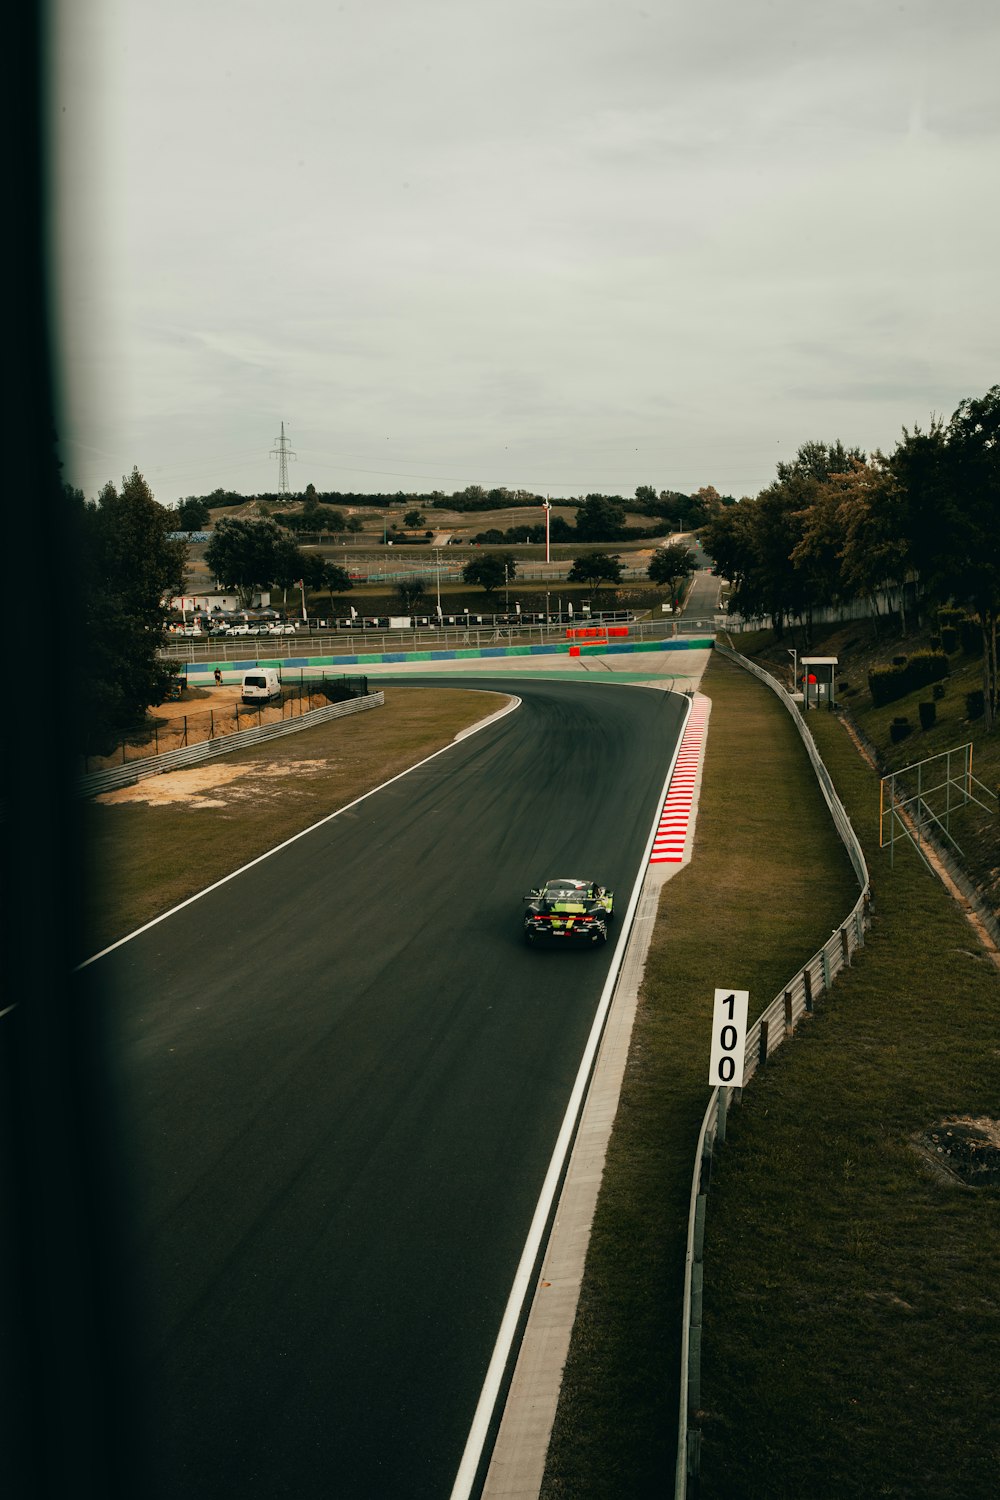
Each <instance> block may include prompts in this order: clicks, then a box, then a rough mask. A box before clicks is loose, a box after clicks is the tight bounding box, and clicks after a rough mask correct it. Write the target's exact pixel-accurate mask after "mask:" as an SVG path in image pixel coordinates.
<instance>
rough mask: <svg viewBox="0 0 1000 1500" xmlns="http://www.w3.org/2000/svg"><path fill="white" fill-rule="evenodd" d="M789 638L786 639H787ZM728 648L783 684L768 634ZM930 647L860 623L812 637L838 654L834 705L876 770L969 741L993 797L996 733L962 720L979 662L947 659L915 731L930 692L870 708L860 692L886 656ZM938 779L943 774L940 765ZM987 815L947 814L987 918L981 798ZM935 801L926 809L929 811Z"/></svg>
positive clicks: (989, 857) (987, 845) (988, 867)
mask: <svg viewBox="0 0 1000 1500" xmlns="http://www.w3.org/2000/svg"><path fill="white" fill-rule="evenodd" d="M788 639H789V640H791V639H792V637H791V636H789V637H788ZM733 644H734V645H735V647H736V649H737V650H738V651H742V652H743V654H744V655H746V656H753V657H755V658H756V659H757V660H758V661H760V663H761V665H763V666H765V667H767V668H768V670H770V671H774V672H776V674H777V675H778V676H779V677H780V679H781V680H782V682H784V683H785V684H786V686H787V683H788V672H787V668H788V667H789V666H790V662H791V658H790V657H789V656H788V653H787V650H786V647H785V642H784V641H780V642H779V641H777V640H776V639H775V637H774V634H773V632H772V631H753V632H747V633H745V634H743V635H738V636H734V637H733ZM929 644H930V628H929V627H927V628H925V629H923V630H916V629H915V630H913V631H912V632H911V633H910V634H909V635H907V636H906V637H905V638H904V639H900V638H899V637H898V636H891V637H890V636H887V635H886V633H885V626H884V625H883V627H882V636H881V638H876V637H875V636H874V634H873V632H872V630H871V626H870V625H869V624H867V623H866V622H861V621H858V622H854V623H852V624H850V625H836V626H827V627H824V628H823V630H822V631H817V632H816V635H815V638H814V640H813V645H812V649H813V651H814V653H815V654H816V655H820V656H826V655H830V656H838V657H839V658H840V666H839V669H838V674H837V675H838V680H839V681H846V684H847V689H846V691H845V692H844V693H843V695H842V696H841V699H840V702H841V706H842V707H843V708H844V709H845V710H846V712H847V713H848V714H849V715H850V717H851V718H852V719H853V721H854V722H855V723H856V724H857V727H858V728H859V729H860V730H861V732H862V734H864V735H865V736H866V737H867V739H868V740H870V741H871V742H872V743H873V744H874V745H875V747H876V749H877V751H878V754H879V762H880V769H881V771H882V772H883V774H884V773H885V772H888V771H898V770H901V769H902V768H903V767H906V766H909V765H913V764H915V763H916V762H918V761H922V760H926V759H928V758H929V757H931V756H935V755H940V754H942V753H943V752H944V751H946V750H953V749H956V748H957V747H958V746H960V745H965V744H968V743H970V742H971V744H972V746H973V751H972V770H973V775H974V776H975V777H976V778H977V779H978V780H979V781H980V782H982V783H983V784H984V786H986V787H987V788H988V789H989V790H991V791H993V792H994V793H996V792H997V791H1000V729H998V730H997V731H995V732H994V733H993V734H987V733H986V729H985V722H984V720H983V719H982V718H979V719H969V718H967V717H966V706H965V695H966V693H968V692H971V691H973V690H974V689H976V688H981V687H982V660H981V656H978V655H975V654H964V653H962V652H961V651H957V652H954V653H953V654H952V655H951V656H950V658H949V667H950V675H949V676H948V677H947V678H946V679H945V681H944V690H945V695H944V697H943V698H942V699H940V700H939V701H938V702H937V703H936V704H935V707H936V711H937V712H936V722H935V723H934V725H933V726H932V727H931V728H930V729H921V727H920V713H919V705H920V704H921V703H922V702H927V701H932V699H931V689H930V687H929V686H928V687H922V688H918V689H917V690H916V691H914V692H912V693H908V694H907V695H906V696H905V697H903V698H899V699H897V700H896V701H895V702H894V703H890V704H886V705H885V706H884V707H882V708H876V707H875V706H874V705H873V703H872V700H871V694H870V693H869V691H868V671H869V669H870V668H871V667H873V666H876V665H879V666H885V665H888V664H889V663H890V662H891V661H892V658H893V657H894V656H897V655H905V656H908V655H911V654H912V653H913V652H914V651H917V650H920V649H925V648H926V647H928V646H929ZM900 716H903V717H906V718H907V719H908V720H909V722H910V725H911V726H912V733H911V734H909V735H908V736H907V737H906V739H904V740H901V741H900V742H899V743H898V744H892V743H891V741H890V738H889V725H890V724H891V722H892V720H893V719H895V718H897V717H900ZM939 774H940V775H941V776H943V775H944V771H943V767H941V768H939ZM983 800H984V801H985V802H986V804H987V807H988V808H990V809H991V810H989V811H984V810H983V809H982V808H979V807H977V806H976V805H975V804H970V806H969V807H968V808H967V809H965V810H963V811H961V812H960V813H958V814H955V815H953V819H952V825H951V831H952V836H953V837H954V838H955V840H956V841H957V843H958V845H959V848H960V849H961V863H962V864H963V865H964V866H965V868H966V869H967V870H968V872H969V874H970V875H971V876H972V878H973V880H974V881H975V882H976V884H977V886H978V887H979V890H980V892H981V894H982V896H983V898H984V899H985V901H986V902H987V904H988V905H989V906H990V907H992V909H993V911H994V912H995V913H998V914H1000V822H998V819H997V816H996V814H995V813H994V812H993V811H992V805H991V804H990V800H989V798H985V799H983ZM938 805H939V804H938V802H935V803H934V806H935V810H937V808H938Z"/></svg>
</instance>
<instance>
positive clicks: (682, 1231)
mask: <svg viewBox="0 0 1000 1500" xmlns="http://www.w3.org/2000/svg"><path fill="white" fill-rule="evenodd" d="M703 690H704V691H705V692H706V693H707V694H708V695H709V696H710V697H711V699H712V703H713V708H712V718H711V722H710V729H709V736H708V748H707V753H706V762H705V773H704V780H703V786H702V791H701V799H700V809H699V814H698V825H697V835H696V843H695V859H694V861H693V863H692V864H691V865H690V866H688V867H687V868H686V869H685V870H684V871H682V872H681V873H680V874H678V875H677V876H675V877H674V879H673V880H671V881H670V882H669V883H668V884H667V885H666V886H665V888H664V893H663V896H662V898H661V902H660V915H659V920H658V922H657V926H656V930H655V935H654V939H653V944H652V948H651V950H650V954H649V958H648V962H647V966H646V973H645V978H644V983H643V988H642V993H641V1003H640V1010H639V1014H638V1017H637V1021H636V1027H635V1032H634V1035H633V1040H632V1047H631V1052H630V1059H629V1064H628V1069H627V1073H626V1079H625V1085H624V1089H623V1093H622V1098H621V1103H620V1107H619V1111H618V1116H617V1119H616V1122H615V1129H614V1134H613V1137H612V1141H611V1144H610V1148H609V1155H608V1162H607V1167H606V1170H605V1174H604V1181H603V1185H602V1190H601V1196H600V1201H599V1204H598V1208H597V1213H596V1217H595V1223H594V1230H593V1235H592V1239H591V1245H590V1250H589V1254H588V1257H587V1266H586V1275H585V1282H584V1287H583V1294H582V1298H581V1303H580V1308H579V1313H578V1316H577V1321H576V1326H575V1328H574V1332H573V1338H572V1343H571V1348H570V1354H569V1359H568V1361H567V1367H566V1372H565V1378H564V1384H563V1393H562V1399H561V1401H560V1405H559V1410H558V1414H557V1419H556V1426H555V1430H554V1433H553V1438H552V1443H551V1445H550V1451H549V1457H548V1463H547V1467H546V1476H545V1483H544V1486H543V1490H542V1494H543V1496H545V1497H547V1500H551V1497H554V1496H573V1497H574V1500H577V1497H579V1500H587V1497H594V1500H598V1497H600V1500H617V1497H621V1500H639V1497H643V1496H647V1495H648V1496H653V1495H656V1496H662V1495H663V1494H664V1493H666V1492H668V1489H669V1486H670V1484H671V1483H672V1474H673V1464H674V1451H675V1450H674V1444H675V1439H676V1414H677V1400H678V1389H677V1375H678V1363H679V1344H680V1323H681V1293H682V1287H683V1269H684V1246H685V1238H686V1231H687V1208H688V1197H689V1193H690V1187H691V1172H692V1166H693V1155H694V1148H695V1143H696V1140H697V1134H698V1129H699V1126H700V1123H701V1118H702V1115H703V1113H704V1109H705V1105H706V1103H707V1099H708V1093H709V1087H708V1082H707V1077H708V1047H709V1033H710V1026H711V1009H712V995H713V990H714V988H715V987H716V986H718V985H727V984H732V985H736V986H739V987H740V988H747V989H749V990H750V992H751V1004H752V1006H753V1007H754V1013H755V1014H757V1013H759V1012H760V1011H761V1010H762V1009H763V1008H764V1006H765V1005H766V1004H767V1003H768V1002H769V1001H770V1000H771V999H772V998H773V996H774V995H775V994H776V993H777V991H778V990H779V988H780V987H781V986H782V985H783V983H784V982H785V980H786V979H787V978H788V976H789V975H790V974H792V973H794V972H795V970H796V969H797V968H798V967H799V966H800V965H801V964H803V963H804V962H805V960H806V959H807V958H809V957H810V956H811V955H812V954H813V953H814V952H815V951H816V949H817V948H818V947H820V946H821V945H822V943H823V942H824V941H825V940H826V938H827V937H828V936H829V934H830V931H831V929H832V928H833V927H834V926H835V925H837V924H838V923H839V922H840V920H841V919H842V918H843V916H844V915H845V914H846V913H847V912H848V911H849V910H850V908H851V907H852V906H853V904H854V902H855V900H856V896H857V891H856V886H855V884H854V881H853V876H852V873H851V870H850V866H849V864H848V862H847V858H846V855H845V854H844V850H843V846H842V845H841V843H840V841H839V839H838V838H837V836H836V834H835V833H834V831H833V828H832V825H831V823H830V820H829V817H828V815H827V813H826V809H825V804H824V803H823V802H822V799H821V797H820V794H819V791H818V789H817V786H816V780H815V777H814V775H813V773H812V770H811V768H810V766H809V762H808V759H807V757H806V754H805V751H804V749H803V747H802V744H801V741H800V740H799V737H798V735H797V734H796V732H795V729H794V726H793V725H792V723H791V721H790V720H789V718H788V715H787V713H786V712H785V710H784V709H783V708H782V707H781V705H780V704H779V703H778V701H777V700H776V699H775V698H774V697H773V695H772V694H770V693H769V692H768V690H767V689H766V688H763V687H761V686H760V685H759V684H758V683H757V682H755V681H754V680H753V679H752V678H751V677H750V676H749V675H748V674H745V673H743V672H742V671H741V670H740V669H739V668H736V667H733V666H731V665H730V664H729V663H728V662H726V661H725V660H723V659H722V658H718V657H717V658H714V659H713V661H712V663H711V665H710V667H709V670H708V672H707V674H706V677H705V680H704V683H703Z"/></svg>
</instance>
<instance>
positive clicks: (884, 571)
mask: <svg viewBox="0 0 1000 1500" xmlns="http://www.w3.org/2000/svg"><path fill="white" fill-rule="evenodd" d="M824 490H825V491H826V492H832V493H833V495H834V497H835V500H836V504H837V516H838V521H839V525H840V531H841V548H840V554H839V555H840V566H841V579H842V587H843V589H844V591H845V593H846V594H847V596H848V597H854V596H856V595H859V594H860V595H862V596H863V597H865V598H867V599H868V601H869V607H870V609H871V612H872V622H873V624H874V626H875V632H876V635H877V634H878V615H879V611H878V596H879V594H880V593H885V594H887V595H888V596H889V599H890V608H891V607H892V600H893V599H894V600H895V603H896V606H897V608H898V611H899V618H900V630H901V632H903V633H904V634H905V631H906V596H905V592H904V584H905V582H906V578H907V575H908V574H909V573H910V572H911V570H912V559H911V550H910V546H909V543H908V541H907V538H906V528H905V525H904V518H903V510H902V497H903V491H902V487H901V485H900V483H899V480H898V479H897V478H896V476H895V474H894V473H893V472H892V469H891V467H890V466H889V464H888V462H887V461H886V459H885V458H884V457H883V455H882V454H881V453H875V454H873V456H872V458H871V459H870V460H869V461H868V462H867V463H861V462H860V461H859V460H858V459H853V460H852V461H851V468H850V471H849V472H848V473H847V474H834V475H832V476H831V478H830V480H829V481H828V484H827V485H826V486H824Z"/></svg>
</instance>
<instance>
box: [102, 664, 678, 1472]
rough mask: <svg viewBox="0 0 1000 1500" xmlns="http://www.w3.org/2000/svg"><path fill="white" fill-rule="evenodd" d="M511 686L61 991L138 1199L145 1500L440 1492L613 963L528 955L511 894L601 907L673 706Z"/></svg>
mask: <svg viewBox="0 0 1000 1500" xmlns="http://www.w3.org/2000/svg"><path fill="white" fill-rule="evenodd" d="M406 680H407V683H408V685H412V682H413V679H412V678H407V679H406ZM508 681H509V679H508ZM448 684H449V685H454V686H466V685H468V686H475V687H483V688H485V687H496V688H503V687H504V686H505V681H503V680H501V679H499V678H497V679H496V680H488V679H485V678H484V677H482V676H477V677H476V678H475V679H474V680H472V681H470V680H469V679H465V680H464V681H463V680H462V679H457V678H449V679H448ZM435 685H437V686H442V685H444V683H443V681H442V680H441V679H437V680H436V683H435ZM511 686H512V688H513V690H514V691H516V692H517V694H518V695H520V696H521V697H522V698H523V700H524V702H523V707H522V708H521V709H519V710H518V711H517V712H516V713H513V714H510V715H508V716H507V717H506V718H505V719H503V720H501V721H499V722H498V723H496V724H495V725H492V726H490V727H489V728H487V729H485V730H484V731H482V732H481V733H479V734H476V735H474V736H472V737H471V738H470V739H468V740H466V741H464V742H462V743H460V744H458V745H456V746H453V747H452V748H451V749H449V750H448V751H447V752H446V753H445V754H444V755H442V756H439V757H438V758H437V759H435V760H433V761H431V762H430V763H428V764H426V765H424V766H422V767H420V768H418V769H417V770H415V771H414V772H412V773H411V774H410V775H408V776H406V777H404V778H403V779H401V780H399V781H397V782H396V783H394V784H393V785H391V786H389V787H386V788H385V789H383V790H382V791H380V792H378V793H376V794H375V795H374V796H372V797H370V798H368V799H367V800H366V801H364V802H362V803H360V804H359V805H358V806H356V807H355V808H353V809H352V810H350V811H349V812H346V813H345V814H344V815H342V816H341V817H338V818H335V819H333V820H332V821H330V822H329V823H327V824H325V825H324V826H322V827H320V828H318V829H316V830H315V831H313V832H312V833H310V834H308V835H307V836H306V837H304V838H301V839H299V840H298V841H297V842H295V843H294V844H292V845H291V846H290V847H289V848H286V849H284V850H282V851H280V852H279V853H277V854H275V855H274V856H272V857H270V858H268V859H266V860H264V861H263V862H262V863H260V864H258V865H256V866H254V867H253V868H252V869H249V870H247V871H246V872H245V873H243V874H242V875H240V876H239V877H237V878H236V879H234V880H231V881H229V882H228V883H227V884H225V885H223V886H221V887H220V888H219V889H217V890H215V891H213V892H211V893H209V894H208V895H206V896H205V897H203V898H201V899H200V900H197V901H195V902H194V903H192V904H191V905H190V906H188V907H186V908H183V909H182V910H179V911H178V912H176V913H175V914H174V915H172V916H171V917H170V918H168V919H167V920H165V921H163V922H161V923H159V924H158V925H157V926H155V927H153V928H151V929H150V930H149V931H147V932H145V933H143V934H141V935H140V936H138V937H136V938H134V939H133V940H132V941H131V942H128V943H126V944H124V945H123V946H122V947H120V948H118V949H116V950H114V951H112V952H111V953H109V954H108V955H106V956H105V957H104V958H102V959H100V960H99V961H98V962H97V963H96V964H95V965H92V966H91V968H90V969H89V970H87V971H85V972H86V973H87V974H88V976H89V977H90V978H92V979H96V980H97V981H98V982H99V983H100V984H101V985H102V986H103V993H104V994H105V996H107V997H108V998H107V999H106V1001H105V1003H106V1004H107V1005H108V1007H109V1008H110V1010H111V1012H112V1019H113V1023H114V1030H115V1033H116V1035H117V1037H118V1043H117V1055H118V1056H119V1057H120V1059H121V1067H120V1072H121V1075H122V1079H123V1085H122V1086H123V1091H124V1098H123V1101H122V1113H123V1115H124V1124H125V1131H126V1137H127V1139H128V1140H129V1141H130V1142H131V1144H132V1146H133V1148H134V1159H135V1163H136V1176H137V1178H138V1180H139V1181H140V1183H141V1190H140V1191H139V1194H138V1197H139V1206H138V1209H137V1219H138V1223H137V1225H136V1238H137V1241H138V1253H137V1259H138V1262H139V1265H140V1267H141V1275H142V1278H143V1281H144V1284H145V1288H146V1296H145V1312H144V1316H145V1319H146V1325H148V1326H147V1327H146V1328H145V1334H144V1337H145V1344H146V1349H147V1360H146V1365H147V1373H148V1383H149V1395H148V1398H147V1399H148V1402H149V1410H150V1421H151V1426H152V1432H151V1436H150V1438H149V1440H148V1442H147V1447H148V1448H149V1453H150V1469H151V1472H150V1475H149V1476H148V1477H147V1478H146V1480H145V1481H144V1488H143V1493H144V1494H154V1495H155V1494H162V1496H163V1497H164V1500H167V1497H169V1500H188V1497H198V1500H202V1497H213V1500H214V1497H220V1500H221V1497H223V1496H225V1497H227V1500H228V1497H229V1496H232V1495H239V1496H240V1497H257V1496H260V1497H272V1496H295V1497H297V1500H309V1497H314V1496H315V1497H319V1496H323V1497H324V1500H331V1497H338V1500H339V1497H349V1500H355V1497H357V1500H372V1497H378V1500H394V1497H405V1500H420V1497H434V1500H440V1497H447V1495H448V1494H449V1491H450V1487H451V1483H452V1480H453V1478H454V1475H455V1472H456V1469H457V1467H458V1463H459V1460H460V1458H461V1454H462V1449H463V1446H464V1443H465V1439H466V1436H467V1433H468V1428H469V1425H470V1422H471V1419H472V1415H473V1412H474V1409H475V1405H476V1400H477V1397H478V1394H479V1390H480V1387H481V1384H482V1381H483V1377H484V1375H485V1371H486V1367H487V1364H488V1361H489V1358H490V1354H491V1352H492V1349H493V1344H494V1341H495V1338H496V1335H497V1331H498V1327H499V1323H500V1319H501V1316H502V1313H503V1309H504V1305H505V1303H506V1299H507V1296H508V1294H509V1291H510V1287H511V1283H512V1280H513V1275H514V1271H515V1268H516V1265H517V1261H518V1257H519V1254H520V1251H521V1248H522V1244H523V1241H524V1238H525V1235H526V1232H527V1228H528V1224H529V1221H530V1218H531V1214H532V1211H533V1208H534V1204H535V1201H536V1198H537V1195H538V1192H539V1188H540V1185H541V1181H542V1178H543V1176H544V1172H545V1168H546V1166H547V1163H548V1159H549V1156H550V1154H551V1151H552V1147H553V1144H554V1141H555V1137H556V1134H557V1132H558V1128H559V1124H560V1121H561V1117H562V1114H563V1112H564V1109H565V1106H566V1101H567V1098H568V1095H569V1091H570V1089H571V1086H572V1082H573V1079H574V1076H575V1074H576V1071H577V1066H578V1060H579V1057H580V1055H581V1052H582V1049H583V1046H584V1043H585V1040H586V1036H587V1033H588V1030H589V1027H590V1024H591V1020H592V1017H593V1014H594V1010H595V1006H596V1001H597V999H598V996H599V993H600V990H601V987H602V984H603V981H604V978H605V975H606V972H607V966H608V962H609V956H610V954H611V951H612V948H611V945H609V946H608V947H607V948H604V949H600V950H596V951H590V950H587V951H582V952H555V953H551V952H542V953H537V952H535V951H529V950H527V949H526V948H525V947H524V946H523V945H522V942H521V935H520V920H521V901H520V898H521V896H522V894H523V893H524V891H525V890H527V888H528V887H529V886H530V885H531V884H533V883H534V882H535V881H537V880H541V879H544V878H546V877H547V876H551V875H556V874H571V875H575V874H582V875H588V876H589V875H593V876H595V877H597V878H600V879H601V880H603V881H604V882H605V883H607V884H608V885H611V886H613V887H614V888H615V889H616V890H617V891H619V892H621V901H622V905H624V902H625V899H626V897H627V894H628V892H629V890H630V889H631V886H632V884H633V881H634V879H635V877H636V874H637V871H638V868H639V863H640V859H641V855H642V851H643V848H644V845H645V841H646V837H647V834H648V831H649V829H650V826H651V823H652V820H653V817H654V815H655V811H656V801H657V796H658V793H659V791H660V789H661V786H662V783H663V778H664V775H665V772H666V768H667V766H668V764H669V760H670V755H671V752H672V748H673V744H674V741H675V738H676V734H677V729H678V724H679V719H680V717H681V708H682V704H683V699H682V698H679V697H676V696H670V695H667V694H664V693H661V692H659V691H657V690H651V689H650V688H641V687H626V686H619V685H615V686H610V685H607V686H604V685H602V686H595V685H593V684H592V683H586V682H584V683H576V682H558V683H553V682H544V683H543V682H539V683H535V684H533V683H531V682H530V681H529V680H526V679H525V678H523V677H521V678H518V679H517V681H516V682H515V683H513V684H511Z"/></svg>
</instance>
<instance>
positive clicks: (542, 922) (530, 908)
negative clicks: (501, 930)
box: [524, 880, 615, 946]
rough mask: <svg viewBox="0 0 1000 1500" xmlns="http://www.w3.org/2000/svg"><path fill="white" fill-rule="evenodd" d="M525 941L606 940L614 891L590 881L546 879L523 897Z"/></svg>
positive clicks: (603, 941)
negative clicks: (525, 904) (524, 905)
mask: <svg viewBox="0 0 1000 1500" xmlns="http://www.w3.org/2000/svg"><path fill="white" fill-rule="evenodd" d="M524 899H525V901H526V902H527V903H528V905H527V907H526V908H525V912H524V940H525V942H526V943H528V944H529V946H531V945H533V944H535V943H538V942H553V941H555V940H557V939H558V940H560V941H569V942H573V941H574V940H575V941H579V942H585V943H606V942H607V940H608V923H609V922H610V921H611V916H612V913H613V911H614V905H615V897H614V892H613V891H608V890H605V888H604V886H603V885H597V884H596V883H595V882H594V881H593V880H547V881H546V882H545V884H544V885H543V886H540V887H539V888H538V890H535V891H530V892H529V893H528V895H527V896H525V898H524Z"/></svg>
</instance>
